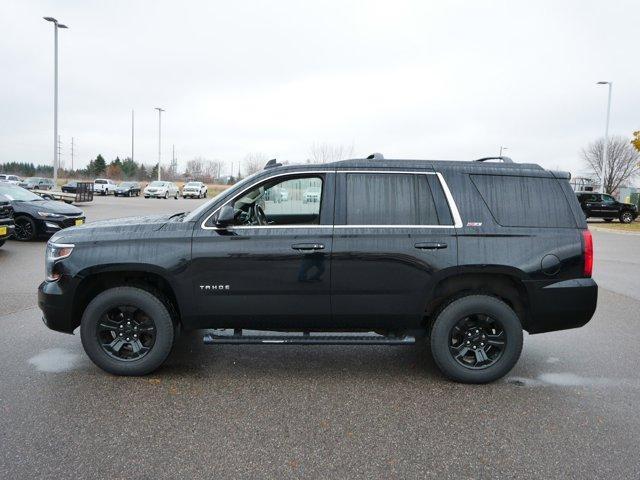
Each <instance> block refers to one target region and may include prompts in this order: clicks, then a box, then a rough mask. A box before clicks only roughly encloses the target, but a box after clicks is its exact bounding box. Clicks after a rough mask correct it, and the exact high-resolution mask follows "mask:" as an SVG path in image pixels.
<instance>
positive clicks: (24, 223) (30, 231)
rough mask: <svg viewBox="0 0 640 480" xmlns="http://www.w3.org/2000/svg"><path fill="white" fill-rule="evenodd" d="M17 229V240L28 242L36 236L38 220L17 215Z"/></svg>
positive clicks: (15, 234)
mask: <svg viewBox="0 0 640 480" xmlns="http://www.w3.org/2000/svg"><path fill="white" fill-rule="evenodd" d="M14 222H15V225H16V229H15V231H14V236H15V238H16V240H20V241H21V242H28V241H30V240H33V239H34V238H36V234H37V230H36V222H34V221H33V219H32V218H30V217H26V216H19V217H16V218H15V220H14Z"/></svg>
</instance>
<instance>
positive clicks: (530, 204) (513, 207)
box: [471, 175, 576, 227]
mask: <svg viewBox="0 0 640 480" xmlns="http://www.w3.org/2000/svg"><path fill="white" fill-rule="evenodd" d="M471 179H472V181H473V183H474V184H475V186H476V188H477V189H478V191H479V192H480V195H482V198H483V199H484V201H485V203H486V204H487V207H489V210H490V211H491V214H492V215H493V218H494V219H495V220H496V222H498V223H499V224H500V225H502V226H505V227H575V226H576V222H575V219H574V218H573V215H572V214H571V210H570V209H569V205H568V203H567V200H566V199H565V197H564V195H563V193H562V189H561V188H560V185H559V184H558V181H557V180H556V179H554V178H536V177H511V176H503V175H471Z"/></svg>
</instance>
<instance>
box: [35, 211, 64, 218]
mask: <svg viewBox="0 0 640 480" xmlns="http://www.w3.org/2000/svg"><path fill="white" fill-rule="evenodd" d="M38 215H40V216H41V217H44V218H63V217H64V215H60V214H59V213H52V212H38Z"/></svg>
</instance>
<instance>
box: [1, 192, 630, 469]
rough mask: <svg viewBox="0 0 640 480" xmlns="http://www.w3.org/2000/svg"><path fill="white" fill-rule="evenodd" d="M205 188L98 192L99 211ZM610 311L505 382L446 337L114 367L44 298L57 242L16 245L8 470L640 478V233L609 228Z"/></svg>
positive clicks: (4, 261)
mask: <svg viewBox="0 0 640 480" xmlns="http://www.w3.org/2000/svg"><path fill="white" fill-rule="evenodd" d="M201 202H202V200H182V199H180V200H177V201H176V200H144V199H141V198H133V199H128V198H127V199H123V198H118V199H115V198H96V200H95V201H94V202H93V203H92V204H89V205H86V206H83V207H82V208H83V209H84V210H85V212H86V214H87V219H88V221H94V220H98V219H106V218H115V217H125V216H130V215H143V214H152V213H158V212H177V211H182V210H190V209H192V208H194V207H195V206H196V205H197V204H199V203H201ZM593 235H594V243H595V255H596V259H595V273H594V276H595V278H596V280H597V281H598V282H599V284H600V287H601V289H600V293H599V300H598V310H597V312H596V315H595V317H594V318H593V320H592V321H591V322H590V323H589V324H588V325H586V326H585V327H583V328H581V329H577V330H570V331H564V332H556V333H550V334H543V335H535V336H526V338H525V346H524V351H523V355H522V358H521V359H520V362H519V363H518V365H517V366H516V367H515V369H514V370H513V371H512V372H511V373H510V374H509V375H508V376H507V377H506V378H505V379H503V380H501V381H498V382H495V383H493V384H489V385H483V386H469V385H460V384H455V383H451V382H448V381H446V380H444V379H443V378H442V377H441V376H440V374H439V373H438V371H437V369H436V367H435V365H434V363H433V362H432V360H431V358H430V355H429V352H428V349H427V348H426V346H425V345H422V344H419V345H416V346H413V347H364V346H360V347H327V346H313V347H296V346H289V347H275V346H233V345H227V346H215V347H205V346H204V345H202V341H201V334H200V333H189V334H186V335H183V336H182V337H181V338H180V340H179V342H178V344H177V345H176V348H175V349H174V351H173V353H172V354H171V356H170V358H169V361H168V362H167V364H166V366H165V367H164V368H162V369H161V370H159V371H158V372H156V373H155V374H153V375H151V376H148V377H144V378H123V377H114V376H110V375H108V374H106V373H104V372H102V371H101V370H99V369H98V368H97V367H95V366H94V365H93V364H92V363H91V362H90V361H89V360H88V358H87V357H86V356H85V355H84V352H83V350H82V346H81V344H80V339H79V337H78V336H69V335H63V334H58V333H54V332H51V331H48V330H47V329H46V328H45V327H44V325H43V324H42V322H41V320H40V311H39V310H38V309H37V307H36V288H37V285H38V284H39V283H40V281H41V279H42V277H43V270H44V266H43V254H44V249H45V243H44V241H42V242H32V243H26V244H25V243H17V242H13V241H12V242H8V243H7V244H5V246H4V247H2V248H0V311H1V312H2V313H1V314H0V328H1V332H2V333H0V478H2V479H5V478H6V479H21V478H30V479H34V478H74V477H75V478H114V479H118V478H139V479H147V478H149V479H151V478H154V479H155V478H185V479H187V478H189V479H190V478H194V479H200V478H202V479H211V478H301V477H303V478H340V479H344V478H581V479H585V478H639V477H640V443H639V442H638V438H640V416H638V415H637V409H638V405H639V401H640V368H639V367H640V356H639V355H638V351H639V350H638V345H639V344H640V328H638V327H639V326H640V264H639V262H640V255H639V253H640V236H634V235H621V234H617V233H607V232H601V231H594V234H593Z"/></svg>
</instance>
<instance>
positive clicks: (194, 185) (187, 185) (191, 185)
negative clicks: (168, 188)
mask: <svg viewBox="0 0 640 480" xmlns="http://www.w3.org/2000/svg"><path fill="white" fill-rule="evenodd" d="M185 186H186V187H199V186H200V182H189V183H187V184H186V185H185Z"/></svg>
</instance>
